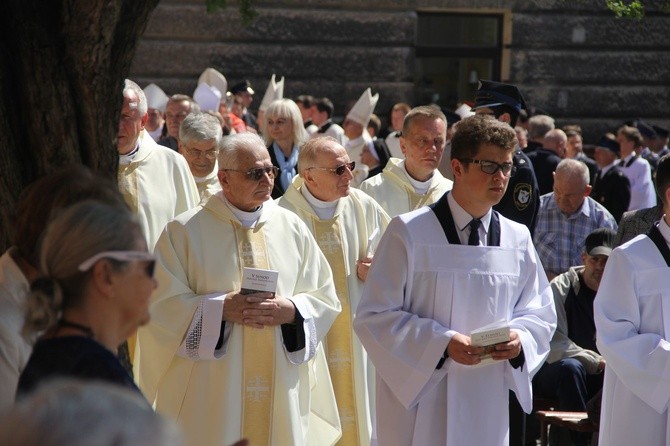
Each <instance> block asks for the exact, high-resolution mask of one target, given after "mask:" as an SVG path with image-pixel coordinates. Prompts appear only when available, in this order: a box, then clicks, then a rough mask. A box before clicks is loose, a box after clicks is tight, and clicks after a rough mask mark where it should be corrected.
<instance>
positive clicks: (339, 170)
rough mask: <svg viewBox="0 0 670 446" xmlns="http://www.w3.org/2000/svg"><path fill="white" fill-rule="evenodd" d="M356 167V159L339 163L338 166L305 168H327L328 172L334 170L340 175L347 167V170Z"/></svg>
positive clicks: (351, 170) (352, 169) (350, 170)
mask: <svg viewBox="0 0 670 446" xmlns="http://www.w3.org/2000/svg"><path fill="white" fill-rule="evenodd" d="M355 167H356V161H352V162H350V163H344V164H340V165H339V166H337V167H335V168H332V167H308V168H307V170H310V169H318V170H327V171H329V172H334V173H335V175H337V176H338V177H339V176H342V175H344V171H345V170H346V169H349V172H353V171H354V168H355Z"/></svg>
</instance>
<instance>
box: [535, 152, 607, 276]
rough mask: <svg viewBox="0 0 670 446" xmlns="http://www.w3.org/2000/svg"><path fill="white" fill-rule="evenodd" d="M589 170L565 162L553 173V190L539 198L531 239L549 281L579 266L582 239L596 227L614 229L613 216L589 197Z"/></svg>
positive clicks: (582, 244)
mask: <svg viewBox="0 0 670 446" xmlns="http://www.w3.org/2000/svg"><path fill="white" fill-rule="evenodd" d="M590 192H591V186H590V185H589V170H588V168H587V167H586V165H585V164H584V163H582V162H580V161H577V160H573V159H564V160H563V161H561V162H560V163H559V164H558V167H556V172H555V173H554V191H553V192H551V193H548V194H546V195H542V197H540V211H539V212H538V214H537V227H536V228H535V234H534V236H533V240H534V242H535V247H536V248H537V253H538V255H539V256H540V259H541V260H542V266H544V269H545V271H546V273H547V276H548V277H549V279H550V280H551V279H553V278H554V277H556V276H557V275H559V274H562V273H564V272H566V271H567V270H568V269H569V268H570V267H571V266H574V265H579V264H580V261H581V254H582V252H583V251H584V239H585V238H586V236H587V235H588V234H590V233H591V231H593V230H594V229H597V228H610V229H614V230H616V228H617V224H616V221H615V220H614V217H612V215H611V214H610V213H609V212H608V211H607V209H605V208H604V207H603V206H602V205H601V204H599V203H597V202H596V201H595V200H593V199H592V198H591V197H589V193H590Z"/></svg>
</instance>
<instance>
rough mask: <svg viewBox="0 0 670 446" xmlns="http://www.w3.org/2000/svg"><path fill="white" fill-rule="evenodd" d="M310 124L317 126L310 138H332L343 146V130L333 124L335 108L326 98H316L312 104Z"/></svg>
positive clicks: (345, 140)
mask: <svg viewBox="0 0 670 446" xmlns="http://www.w3.org/2000/svg"><path fill="white" fill-rule="evenodd" d="M311 110H312V122H313V123H314V125H316V126H317V131H316V132H314V133H312V134H311V135H310V136H311V137H312V138H317V137H319V136H332V137H333V138H335V139H336V140H337V142H339V143H340V144H342V145H344V144H345V143H346V142H347V137H346V136H345V135H344V129H343V128H342V127H340V126H339V125H337V124H335V123H334V122H333V119H332V118H333V112H335V106H333V103H332V102H331V101H330V99H328V98H317V99H314V102H312V109H311Z"/></svg>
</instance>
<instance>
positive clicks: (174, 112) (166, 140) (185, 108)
mask: <svg viewBox="0 0 670 446" xmlns="http://www.w3.org/2000/svg"><path fill="white" fill-rule="evenodd" d="M191 112H195V113H199V112H200V106H199V105H198V103H197V102H195V101H194V100H193V98H192V97H190V96H189V95H186V94H173V95H172V96H170V99H168V102H167V105H166V106H165V124H166V125H167V135H165V136H164V137H163V138H161V139H159V140H158V144H160V145H161V146H165V147H169V148H171V149H172V150H174V151H175V152H176V151H177V150H178V149H179V127H180V126H181V123H182V122H184V119H185V118H186V116H188V114H189V113H191Z"/></svg>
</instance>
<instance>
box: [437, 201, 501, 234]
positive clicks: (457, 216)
mask: <svg viewBox="0 0 670 446" xmlns="http://www.w3.org/2000/svg"><path fill="white" fill-rule="evenodd" d="M447 203H448V204H449V209H450V210H451V215H452V216H453V217H454V224H455V225H456V229H458V236H459V238H460V239H461V243H463V244H467V239H468V236H469V235H470V234H469V232H468V233H467V234H466V233H465V232H464V231H465V229H466V228H468V225H469V224H470V221H472V219H473V218H475V217H473V216H472V215H470V214H468V213H467V211H466V210H465V209H463V208H462V207H461V205H459V204H458V203H457V202H456V200H455V199H454V196H453V195H452V194H451V193H450V194H449V195H447ZM491 212H492V209H489V211H488V212H487V213H486V214H484V216H483V217H482V218H480V219H479V220H480V221H481V222H482V224H481V225H480V226H479V235H482V230H483V231H484V233H483V235H484V236H485V237H487V236H488V233H489V226H490V224H491ZM480 239H481V240H486V238H481V237H480ZM484 244H486V243H484Z"/></svg>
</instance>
